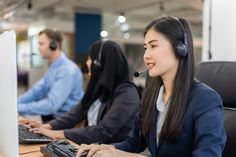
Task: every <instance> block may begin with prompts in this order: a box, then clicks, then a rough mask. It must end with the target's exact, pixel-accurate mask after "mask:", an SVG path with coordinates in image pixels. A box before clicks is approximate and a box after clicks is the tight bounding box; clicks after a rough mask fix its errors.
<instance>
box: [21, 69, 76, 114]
mask: <svg viewBox="0 0 236 157" xmlns="http://www.w3.org/2000/svg"><path fill="white" fill-rule="evenodd" d="M73 82H74V79H73V75H68V74H67V73H66V72H65V73H62V74H61V75H59V77H58V78H57V79H56V80H55V82H54V83H53V85H52V86H51V89H50V90H49V92H48V93H47V97H45V98H44V99H41V100H39V101H37V100H38V98H39V97H42V93H44V89H45V88H44V85H43V83H45V82H44V81H43V80H42V81H40V82H39V83H38V84H37V85H36V87H34V88H33V89H32V91H29V92H28V93H27V94H26V96H23V97H22V98H20V99H19V101H18V112H19V113H20V114H40V115H48V114H52V113H55V112H56V111H57V110H58V109H59V108H60V107H61V105H62V104H63V102H64V101H65V100H66V98H67V97H68V95H69V94H70V91H71V89H72V88H73ZM45 93H46V92H45ZM37 94H38V95H39V96H38V97H37V96H36V95H37ZM36 98H37V99H36ZM30 100H31V102H28V103H24V102H26V101H30Z"/></svg>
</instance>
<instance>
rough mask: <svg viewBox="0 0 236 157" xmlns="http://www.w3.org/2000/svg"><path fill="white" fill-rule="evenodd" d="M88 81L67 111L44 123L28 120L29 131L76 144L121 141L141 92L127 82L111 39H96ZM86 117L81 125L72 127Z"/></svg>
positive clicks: (124, 66)
mask: <svg viewBox="0 0 236 157" xmlns="http://www.w3.org/2000/svg"><path fill="white" fill-rule="evenodd" d="M86 63H87V66H88V69H89V73H90V74H91V78H90V81H89V83H88V86H87V90H86V92H85V95H84V97H83V98H82V101H81V103H80V104H78V105H77V106H76V107H75V108H74V109H72V110H71V111H70V112H68V113H66V114H64V115H63V116H61V117H58V118H56V119H55V120H52V121H50V122H49V123H47V124H42V125H40V124H39V123H38V122H35V121H30V122H29V125H30V126H31V127H32V129H31V131H33V132H35V133H39V134H43V135H46V136H48V137H51V138H53V139H60V138H67V139H69V140H71V141H73V142H75V143H77V144H81V143H87V144H90V143H94V142H99V143H113V142H118V141H122V140H124V139H125V138H126V137H127V135H128V133H129V132H130V130H131V129H132V127H133V126H134V119H135V115H136V113H137V111H138V108H139V106H140V95H139V92H138V90H137V88H136V86H135V85H134V84H133V83H131V81H130V74H129V70H128V63H127V60H126V57H125V55H124V53H123V51H122V50H121V48H120V46H119V45H118V44H117V43H115V42H113V41H110V40H108V41H102V40H99V41H96V42H95V43H93V44H92V46H91V48H90V51H89V54H88V60H87V62H86ZM83 120H85V127H84V128H77V127H75V126H76V125H77V124H78V123H80V122H82V121H83Z"/></svg>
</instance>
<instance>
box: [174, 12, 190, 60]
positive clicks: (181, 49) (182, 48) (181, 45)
mask: <svg viewBox="0 0 236 157" xmlns="http://www.w3.org/2000/svg"><path fill="white" fill-rule="evenodd" d="M171 17H172V18H174V19H175V20H176V21H177V22H178V23H179V25H180V27H181V29H182V31H183V34H184V42H183V41H177V42H176V43H175V44H174V48H175V50H176V52H177V54H178V55H179V56H180V57H185V56H187V55H188V38H187V33H186V31H185V29H184V26H183V24H182V22H181V21H180V20H179V18H177V17H175V16H171Z"/></svg>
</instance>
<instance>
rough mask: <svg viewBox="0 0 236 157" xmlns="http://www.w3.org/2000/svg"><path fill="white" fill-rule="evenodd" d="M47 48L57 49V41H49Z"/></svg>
mask: <svg viewBox="0 0 236 157" xmlns="http://www.w3.org/2000/svg"><path fill="white" fill-rule="evenodd" d="M49 48H50V50H52V51H55V50H56V49H57V43H56V42H55V41H51V42H50V45H49Z"/></svg>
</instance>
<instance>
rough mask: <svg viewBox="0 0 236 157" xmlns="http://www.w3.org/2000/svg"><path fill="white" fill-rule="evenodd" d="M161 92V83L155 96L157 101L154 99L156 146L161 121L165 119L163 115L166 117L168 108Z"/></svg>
mask: <svg viewBox="0 0 236 157" xmlns="http://www.w3.org/2000/svg"><path fill="white" fill-rule="evenodd" d="M163 92H164V86H163V85H162V86H161V87H160V91H159V94H158V97H157V101H156V108H157V110H158V112H159V113H158V117H157V128H156V135H157V136H156V140H157V146H158V142H159V135H160V132H161V128H162V126H163V123H164V121H165V117H166V113H167V110H168V106H169V105H168V101H167V103H166V104H165V103H164V102H163V100H162V97H163Z"/></svg>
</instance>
